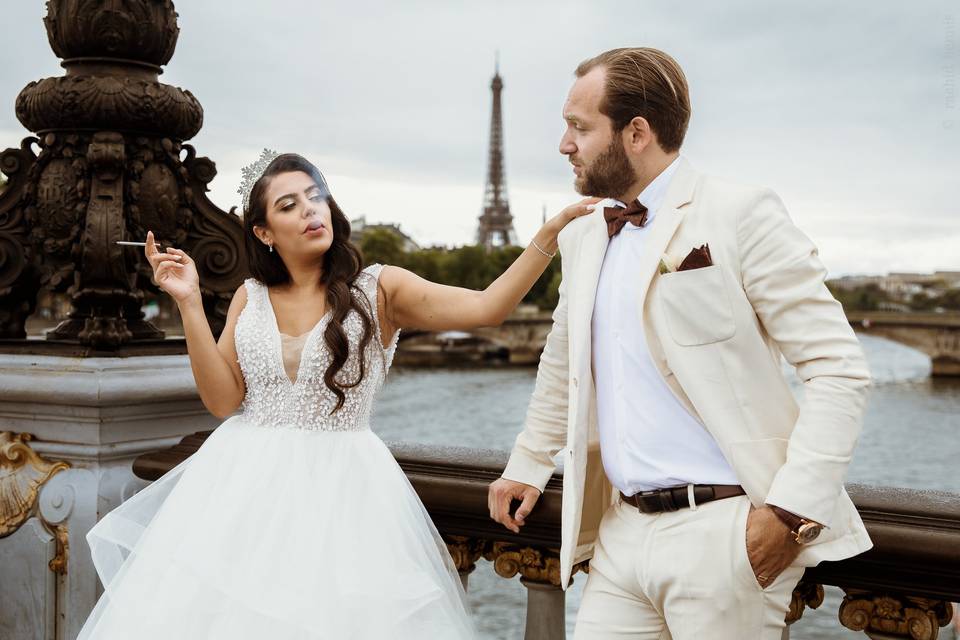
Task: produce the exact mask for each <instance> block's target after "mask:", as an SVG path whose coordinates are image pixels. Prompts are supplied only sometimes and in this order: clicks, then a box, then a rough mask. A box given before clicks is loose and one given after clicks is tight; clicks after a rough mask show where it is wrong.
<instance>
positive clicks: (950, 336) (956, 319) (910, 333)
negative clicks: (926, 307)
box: [847, 311, 960, 376]
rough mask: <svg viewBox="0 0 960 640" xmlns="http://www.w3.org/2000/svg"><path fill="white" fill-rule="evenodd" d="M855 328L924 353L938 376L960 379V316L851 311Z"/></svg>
mask: <svg viewBox="0 0 960 640" xmlns="http://www.w3.org/2000/svg"><path fill="white" fill-rule="evenodd" d="M847 319H848V320H849V321H850V324H851V325H853V328H854V329H855V330H856V331H858V332H860V333H866V334H869V335H873V336H880V337H882V338H887V339H888V340H893V341H894V342H899V343H901V344H905V345H907V346H908V347H913V348H914V349H917V350H918V351H923V352H924V353H925V354H927V355H928V356H930V361H931V362H932V364H933V369H932V372H931V373H932V375H934V376H960V313H898V312H887V311H869V312H864V311H851V312H849V313H847Z"/></svg>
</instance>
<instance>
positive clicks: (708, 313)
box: [489, 48, 871, 640]
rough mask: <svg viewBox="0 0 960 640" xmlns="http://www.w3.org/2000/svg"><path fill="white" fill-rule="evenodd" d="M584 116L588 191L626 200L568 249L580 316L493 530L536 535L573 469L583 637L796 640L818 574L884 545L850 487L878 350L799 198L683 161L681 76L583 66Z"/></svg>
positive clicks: (536, 408) (628, 57)
mask: <svg viewBox="0 0 960 640" xmlns="http://www.w3.org/2000/svg"><path fill="white" fill-rule="evenodd" d="M563 117H564V119H565V120H566V122H567V129H566V132H565V133H564V135H563V138H562V139H561V141H560V152H561V153H562V154H564V155H566V156H567V157H568V159H569V160H570V162H571V164H572V165H573V172H574V174H575V175H576V182H575V186H576V189H577V191H579V192H580V193H582V194H584V195H593V196H603V197H607V198H609V199H608V200H607V201H605V202H601V203H600V204H599V205H597V209H596V211H595V212H594V213H593V214H591V215H589V216H584V217H582V218H580V219H578V220H576V221H574V222H573V223H571V224H570V225H569V226H567V228H566V229H564V231H563V232H562V233H561V234H560V239H559V243H560V252H561V253H562V255H563V265H562V270H563V273H562V276H563V278H562V282H561V285H560V302H559V304H558V305H557V309H556V311H555V312H554V315H553V321H554V324H553V329H552V331H551V332H550V335H549V337H548V338H547V343H546V347H545V349H544V351H543V355H542V357H541V359H540V368H539V371H538V374H537V383H536V388H535V390H534V392H533V397H532V399H531V401H530V408H529V410H528V412H527V417H526V422H525V428H524V430H523V432H522V433H521V434H520V435H519V436H518V437H517V441H516V445H515V446H514V449H513V452H512V454H511V456H510V461H509V463H508V464H507V467H506V470H505V471H504V473H503V477H502V478H500V479H498V480H497V481H496V482H494V483H493V484H491V485H490V490H489V505H490V515H491V517H492V518H493V519H494V520H496V521H498V522H500V523H502V524H503V525H505V526H506V527H507V528H508V529H510V530H511V531H514V532H516V531H519V527H521V526H523V524H524V520H525V517H526V516H527V515H528V514H529V513H530V510H531V509H532V508H533V505H534V503H535V502H536V501H537V498H538V497H539V495H540V493H541V491H542V490H543V488H544V486H545V485H546V483H547V480H548V478H549V477H550V475H551V474H552V473H553V471H554V460H553V456H554V455H555V454H557V452H558V451H560V450H561V449H562V450H563V451H564V454H563V465H564V481H563V522H562V548H561V551H560V570H561V582H562V583H563V584H565V585H566V584H567V583H568V581H569V578H570V575H571V570H572V568H573V566H574V565H575V564H577V563H579V562H582V561H584V560H587V559H590V572H589V577H588V579H587V583H586V586H585V588H584V592H583V600H582V603H581V607H580V612H579V614H578V616H577V625H576V633H575V638H577V639H578V640H585V639H589V640H593V639H606V638H630V639H631V640H633V639H638V640H639V639H648V638H649V639H650V640H654V639H659V638H671V637H672V638H673V640H700V639H702V638H713V639H730V640H744V639H751V640H752V639H755V638H761V639H768V638H769V639H771V640H773V639H779V638H780V636H781V633H782V630H783V627H784V617H785V615H786V613H787V609H788V606H789V603H790V598H791V593H792V591H793V588H794V587H795V586H796V584H797V582H798V581H799V579H800V577H801V576H802V574H803V571H804V568H805V567H810V566H813V565H816V564H817V563H819V562H821V561H822V560H840V559H842V558H847V557H850V556H853V555H855V554H858V553H861V552H862V551H865V550H866V549H869V548H870V546H871V543H870V539H869V537H868V536H867V533H866V530H865V529H864V526H863V523H862V521H861V520H860V517H859V515H858V514H857V511H856V509H855V508H854V506H853V503H852V502H851V501H850V498H849V497H848V496H847V493H846V491H845V490H844V488H843V481H844V477H845V475H846V472H847V466H848V464H849V462H850V456H851V454H852V453H853V449H854V445H855V443H856V440H857V435H858V433H859V431H860V424H861V419H862V414H863V409H864V403H865V398H866V391H867V387H868V385H869V381H870V378H869V373H868V371H867V365H866V362H865V360H864V356H863V352H862V350H861V348H860V345H859V343H858V342H857V339H856V337H855V336H854V333H853V331H852V330H851V329H850V325H849V324H848V322H847V320H846V317H845V316H844V312H843V309H842V308H841V307H840V304H839V303H838V302H837V301H836V300H834V299H833V297H832V296H831V295H830V293H829V291H828V290H827V288H826V287H825V286H824V277H825V275H826V271H825V269H824V267H823V265H822V264H821V262H820V260H819V259H818V258H817V249H816V247H815V246H814V245H813V243H812V242H811V241H810V240H809V239H808V238H807V237H806V236H805V235H804V234H803V233H802V232H801V231H800V230H799V229H797V227H795V226H794V225H793V223H792V222H791V220H790V218H789V216H788V215H787V212H786V209H785V208H784V205H783V203H782V202H781V201H780V199H779V198H778V197H777V195H776V194H775V193H773V192H772V191H771V190H769V189H764V188H759V187H752V186H746V185H741V184H737V183H732V182H726V181H723V180H720V179H717V178H714V177H711V176H708V175H704V174H701V173H699V172H698V171H696V170H695V169H694V168H693V167H691V165H690V164H689V163H688V162H687V160H686V159H685V158H684V157H683V156H681V155H680V146H681V144H682V143H683V138H684V134H685V133H686V129H687V123H688V121H689V119H690V97H689V94H688V90H687V82H686V78H685V77H684V74H683V71H682V70H681V69H680V67H679V66H678V64H677V62H676V61H675V60H674V59H673V58H671V57H670V56H668V55H667V54H665V53H663V52H662V51H658V50H655V49H648V48H631V49H615V50H612V51H608V52H606V53H602V54H600V55H599V56H597V57H595V58H592V59H590V60H587V61H585V62H583V63H582V64H581V65H580V66H579V67H578V68H577V71H576V81H575V83H574V85H573V87H572V89H571V90H570V94H569V96H568V98H567V102H566V104H565V105H564V110H563ZM757 152H758V153H760V154H762V153H763V150H762V149H757ZM781 354H782V355H783V356H784V357H785V358H786V359H787V361H788V362H789V363H790V364H791V365H793V366H794V367H796V370H797V374H798V376H799V378H800V380H801V381H802V382H803V400H802V401H801V402H800V404H799V405H798V404H797V402H796V401H795V400H794V397H793V395H792V394H791V392H790V389H789V387H788V385H787V383H786V382H785V381H784V378H783V376H782V374H781V362H780V361H781ZM513 499H518V500H522V504H521V505H520V507H519V508H518V509H517V511H516V513H515V514H512V515H511V514H510V512H509V508H510V502H511V500H513Z"/></svg>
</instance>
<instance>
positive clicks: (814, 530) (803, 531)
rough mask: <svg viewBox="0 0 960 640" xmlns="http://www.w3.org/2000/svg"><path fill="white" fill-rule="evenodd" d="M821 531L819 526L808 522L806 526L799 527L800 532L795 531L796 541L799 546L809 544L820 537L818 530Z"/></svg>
mask: <svg viewBox="0 0 960 640" xmlns="http://www.w3.org/2000/svg"><path fill="white" fill-rule="evenodd" d="M821 529H823V527H821V526H820V525H819V524H815V523H813V522H808V523H807V524H805V525H803V526H801V527H800V530H799V531H797V541H798V542H799V543H800V544H809V543H811V542H813V541H814V540H816V539H817V536H819V535H820V530H821Z"/></svg>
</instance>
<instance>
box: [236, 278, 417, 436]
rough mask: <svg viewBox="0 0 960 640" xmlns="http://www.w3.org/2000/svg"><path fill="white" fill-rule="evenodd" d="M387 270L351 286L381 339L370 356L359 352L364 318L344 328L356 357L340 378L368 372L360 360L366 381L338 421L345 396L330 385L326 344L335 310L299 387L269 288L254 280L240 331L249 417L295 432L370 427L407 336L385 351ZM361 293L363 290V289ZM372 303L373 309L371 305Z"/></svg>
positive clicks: (310, 347) (311, 350)
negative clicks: (380, 285) (382, 288)
mask: <svg viewBox="0 0 960 640" xmlns="http://www.w3.org/2000/svg"><path fill="white" fill-rule="evenodd" d="M382 268H383V266H382V265H379V264H377V265H370V266H369V267H367V268H365V269H364V270H363V271H362V272H361V273H360V275H359V276H357V279H356V281H355V283H354V284H355V285H356V288H351V292H352V293H353V295H354V296H363V297H365V298H366V300H362V299H361V300H360V304H361V305H365V308H368V309H369V310H370V311H371V315H372V320H373V327H372V328H373V335H372V336H371V338H370V342H369V343H368V344H367V348H366V350H365V352H364V353H363V354H362V355H361V354H360V353H359V352H358V351H359V345H360V338H361V337H362V335H363V324H362V321H361V319H360V316H359V314H358V313H357V312H356V311H353V310H351V311H350V313H349V314H348V315H347V317H346V319H345V320H344V322H343V330H344V333H346V335H347V340H348V342H349V345H350V349H349V356H348V357H347V361H346V362H345V363H344V365H343V368H342V369H340V372H339V373H338V374H337V380H339V381H342V382H352V381H354V380H356V379H357V376H358V374H359V372H360V358H361V357H363V358H364V361H365V367H366V368H365V372H364V378H363V381H362V382H361V383H360V384H358V385H357V386H355V387H352V388H346V389H344V390H343V392H344V394H345V396H346V397H345V399H344V403H343V406H342V407H340V409H339V410H338V411H337V412H336V413H334V414H332V415H331V413H330V412H331V410H332V409H333V408H334V407H335V406H336V404H337V398H336V396H335V395H334V394H333V392H332V391H330V389H328V388H327V386H326V384H324V382H323V374H324V372H325V371H326V369H327V367H328V366H329V364H330V360H331V357H330V353H329V351H328V349H327V346H326V343H325V342H324V340H323V332H324V330H325V329H326V326H327V323H328V322H329V321H330V313H329V312H328V313H327V314H326V315H324V316H323V318H321V319H320V321H319V322H318V323H317V324H316V326H314V328H313V329H311V330H310V331H309V333H308V335H307V337H306V340H305V342H304V345H303V352H302V355H301V357H300V365H299V369H298V372H297V376H296V381H295V382H291V381H290V378H288V377H287V374H286V372H285V371H284V366H283V356H282V352H281V338H280V330H279V328H278V327H277V320H276V317H275V315H274V311H273V306H272V305H271V304H270V299H269V297H268V294H267V287H266V286H265V285H264V284H262V283H260V282H258V281H257V280H254V279H253V278H248V279H247V280H246V281H245V282H244V285H245V286H246V290H247V303H246V305H245V306H244V308H243V311H241V312H240V317H239V318H238V319H237V326H236V330H235V334H234V335H235V340H236V346H237V358H238V360H239V362H240V369H241V371H242V372H243V378H244V381H245V382H246V386H247V394H246V396H245V397H244V400H243V416H244V417H245V418H246V419H248V420H250V421H251V422H254V423H256V424H258V425H262V426H272V427H290V428H299V429H308V430H320V431H357V430H362V429H368V428H369V426H370V413H371V411H372V409H373V400H374V396H376V393H377V391H379V389H380V387H381V386H382V385H383V381H384V378H385V377H386V374H387V371H388V370H389V368H390V363H391V362H392V361H393V354H394V352H395V351H396V347H397V339H398V337H399V333H400V332H399V331H398V332H397V334H396V335H394V336H393V338H392V340H391V342H390V346H389V347H387V348H384V347H383V346H382V340H381V337H380V325H379V322H378V318H377V280H378V278H379V276H380V270H381V269H382ZM358 289H359V291H358ZM367 303H369V304H368V305H367Z"/></svg>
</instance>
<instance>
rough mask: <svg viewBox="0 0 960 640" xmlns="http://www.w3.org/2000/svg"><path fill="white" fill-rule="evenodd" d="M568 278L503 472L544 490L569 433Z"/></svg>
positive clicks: (562, 282)
mask: <svg viewBox="0 0 960 640" xmlns="http://www.w3.org/2000/svg"><path fill="white" fill-rule="evenodd" d="M565 282H566V279H565V278H564V279H563V280H561V282H560V300H559V302H558V303H557V308H556V309H555V310H554V312H553V327H552V328H551V329H550V333H549V334H548V335H547V342H546V346H545V347H544V349H543V353H542V354H541V356H540V366H539V368H538V369H537V382H536V386H535V387H534V390H533V396H532V397H531V399H530V405H529V407H528V409H527V416H526V420H525V421H524V428H523V431H522V432H521V433H520V435H518V436H517V440H516V443H515V444H514V446H513V451H512V452H511V454H510V460H509V462H508V463H507V466H506V469H504V472H503V474H502V477H504V478H506V479H508V480H514V481H516V482H522V483H524V484H529V485H532V486H534V487H536V488H538V489H539V490H540V491H541V492H542V491H543V489H544V487H545V486H546V485H547V481H548V480H549V479H550V476H551V475H553V472H554V471H555V469H556V465H555V463H554V461H553V457H554V456H555V455H556V454H557V452H559V451H560V449H561V448H563V446H564V445H565V444H566V436H567V405H568V402H569V400H568V398H569V397H568V389H569V387H568V380H569V378H568V371H569V351H568V350H567V288H566V285H565Z"/></svg>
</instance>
